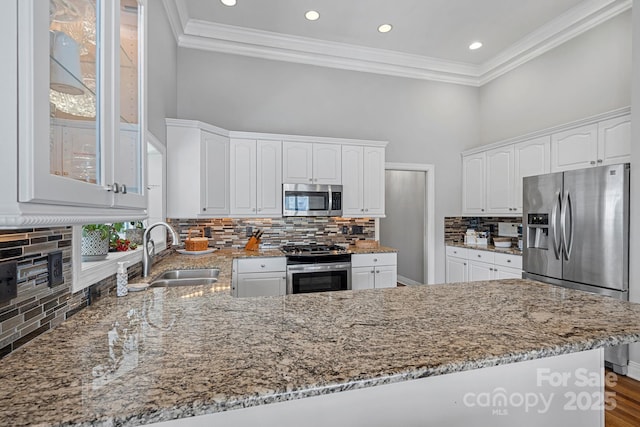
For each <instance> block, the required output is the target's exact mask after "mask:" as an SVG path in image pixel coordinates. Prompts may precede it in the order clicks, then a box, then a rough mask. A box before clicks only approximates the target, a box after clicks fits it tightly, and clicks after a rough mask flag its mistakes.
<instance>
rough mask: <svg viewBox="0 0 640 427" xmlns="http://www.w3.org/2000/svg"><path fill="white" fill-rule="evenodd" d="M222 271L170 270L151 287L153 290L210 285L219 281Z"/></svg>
mask: <svg viewBox="0 0 640 427" xmlns="http://www.w3.org/2000/svg"><path fill="white" fill-rule="evenodd" d="M219 275H220V269H218V268H198V269H188V270H169V271H165V272H164V273H162V274H161V275H160V276H158V278H157V279H156V280H154V281H153V282H151V284H150V285H149V286H150V287H152V288H161V287H167V286H196V285H210V284H212V283H216V282H217V281H218V276H219Z"/></svg>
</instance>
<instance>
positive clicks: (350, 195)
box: [342, 145, 364, 217]
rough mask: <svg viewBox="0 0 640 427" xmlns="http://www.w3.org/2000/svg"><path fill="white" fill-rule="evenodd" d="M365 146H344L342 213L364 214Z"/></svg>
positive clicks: (344, 214)
mask: <svg viewBox="0 0 640 427" xmlns="http://www.w3.org/2000/svg"><path fill="white" fill-rule="evenodd" d="M363 159H364V147H362V146H359V145H343V146H342V215H343V216H345V217H353V216H362V215H364V196H363V191H364V188H363V185H364V184H363V180H364V171H363V165H364V160H363Z"/></svg>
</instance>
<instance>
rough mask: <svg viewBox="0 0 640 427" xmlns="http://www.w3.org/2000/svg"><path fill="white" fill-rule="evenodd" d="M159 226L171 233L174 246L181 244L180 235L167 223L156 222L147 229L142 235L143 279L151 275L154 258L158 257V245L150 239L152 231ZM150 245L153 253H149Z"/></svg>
mask: <svg viewBox="0 0 640 427" xmlns="http://www.w3.org/2000/svg"><path fill="white" fill-rule="evenodd" d="M158 225H162V226H164V227H166V228H167V229H168V230H169V231H170V232H171V237H172V238H173V242H172V244H173V245H179V244H180V237H179V236H178V233H176V230H174V229H173V227H171V226H170V225H169V224H167V223H166V222H164V221H160V222H156V223H154V224H151V225H150V226H149V227H147V229H146V230H145V231H144V234H143V235H142V277H147V276H148V275H149V270H151V266H152V265H153V258H154V257H155V256H156V243H155V242H154V241H153V239H149V235H150V234H149V233H151V230H153V229H154V228H156V227H157V226H158ZM149 243H151V247H152V252H153V253H150V252H149Z"/></svg>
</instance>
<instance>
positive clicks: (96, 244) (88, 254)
mask: <svg viewBox="0 0 640 427" xmlns="http://www.w3.org/2000/svg"><path fill="white" fill-rule="evenodd" d="M81 253H82V260H83V261H99V260H101V259H105V258H106V257H107V255H108V253H109V238H108V237H106V238H104V239H103V238H102V232H101V231H100V230H94V231H85V232H83V236H82V251H81Z"/></svg>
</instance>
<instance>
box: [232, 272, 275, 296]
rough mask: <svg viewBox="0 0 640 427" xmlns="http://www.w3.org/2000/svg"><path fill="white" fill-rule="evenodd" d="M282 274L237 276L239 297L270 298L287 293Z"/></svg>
mask: <svg viewBox="0 0 640 427" xmlns="http://www.w3.org/2000/svg"><path fill="white" fill-rule="evenodd" d="M284 274H285V273H284V272H282V273H254V274H251V273H249V274H239V275H238V285H237V286H238V296H239V297H271V296H280V295H285V294H286V293H287V286H286V279H285V277H284Z"/></svg>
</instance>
